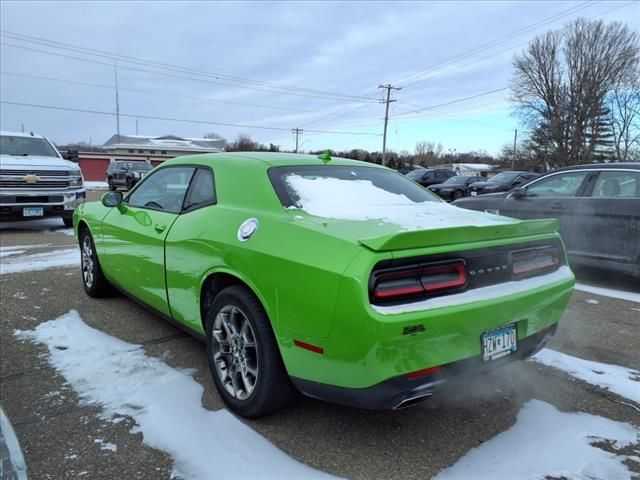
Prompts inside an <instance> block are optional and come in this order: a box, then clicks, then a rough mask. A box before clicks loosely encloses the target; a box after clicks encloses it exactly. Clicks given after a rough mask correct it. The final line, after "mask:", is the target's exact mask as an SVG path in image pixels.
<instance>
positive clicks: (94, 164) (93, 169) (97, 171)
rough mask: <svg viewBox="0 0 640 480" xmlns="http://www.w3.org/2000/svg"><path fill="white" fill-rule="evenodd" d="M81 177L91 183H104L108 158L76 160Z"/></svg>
mask: <svg viewBox="0 0 640 480" xmlns="http://www.w3.org/2000/svg"><path fill="white" fill-rule="evenodd" d="M78 163H79V164H80V170H82V176H83V177H84V179H85V180H89V181H91V182H96V181H98V182H106V181H107V168H109V159H108V158H82V157H80V158H79V159H78Z"/></svg>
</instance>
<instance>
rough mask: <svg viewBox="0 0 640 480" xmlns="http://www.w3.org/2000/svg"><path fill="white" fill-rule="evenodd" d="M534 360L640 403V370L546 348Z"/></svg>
mask: <svg viewBox="0 0 640 480" xmlns="http://www.w3.org/2000/svg"><path fill="white" fill-rule="evenodd" d="M531 360H532V361H534V362H538V363H541V364H543V365H547V366H550V367H553V368H557V369H559V370H563V371H565V372H567V373H568V374H569V375H571V376H573V377H575V378H579V379H580V380H583V381H585V382H587V383H590V384H592V385H597V386H598V387H600V388H604V389H605V390H609V391H611V392H613V393H616V394H618V395H620V396H622V397H625V398H628V399H629V400H633V401H634V402H636V403H638V404H639V405H640V372H639V371H638V370H634V369H632V368H627V367H620V366H618V365H611V364H608V363H601V362H593V361H591V360H583V359H582V358H577V357H573V356H571V355H567V354H565V353H561V352H556V351H555V350H551V349H549V348H545V349H543V350H541V351H540V352H538V353H537V354H536V355H535V356H533V357H532V358H531Z"/></svg>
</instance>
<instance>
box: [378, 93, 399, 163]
mask: <svg viewBox="0 0 640 480" xmlns="http://www.w3.org/2000/svg"><path fill="white" fill-rule="evenodd" d="M378 88H384V89H386V90H387V99H386V100H382V102H381V103H385V104H386V105H385V109H384V134H383V136H382V165H386V164H387V124H388V123H389V104H390V103H391V102H395V100H390V97H391V90H401V88H400V87H393V86H391V84H390V83H387V84H386V85H378Z"/></svg>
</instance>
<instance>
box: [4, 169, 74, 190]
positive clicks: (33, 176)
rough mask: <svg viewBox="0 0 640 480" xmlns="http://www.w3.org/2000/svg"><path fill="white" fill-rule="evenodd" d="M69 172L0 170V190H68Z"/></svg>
mask: <svg viewBox="0 0 640 480" xmlns="http://www.w3.org/2000/svg"><path fill="white" fill-rule="evenodd" d="M70 175H71V172H69V171H67V170H8V169H2V170H0V188H2V189H7V190H12V189H19V190H22V189H25V190H26V189H28V190H40V189H42V190H45V189H57V190H59V189H67V188H69V180H70Z"/></svg>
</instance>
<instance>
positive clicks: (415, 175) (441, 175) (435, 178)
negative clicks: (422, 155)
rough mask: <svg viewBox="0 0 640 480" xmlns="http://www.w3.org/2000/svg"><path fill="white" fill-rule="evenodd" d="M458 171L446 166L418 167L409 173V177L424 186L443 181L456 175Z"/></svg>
mask: <svg viewBox="0 0 640 480" xmlns="http://www.w3.org/2000/svg"><path fill="white" fill-rule="evenodd" d="M455 174H456V172H454V171H453V170H448V169H446V168H433V169H431V168H430V169H426V168H418V169H416V170H412V171H410V172H409V173H407V177H408V178H410V179H411V180H413V181H414V182H416V183H419V184H420V185H422V186H423V187H428V186H429V185H435V184H436V183H442V182H444V181H445V180H447V179H448V178H451V177H453V176H455Z"/></svg>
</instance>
